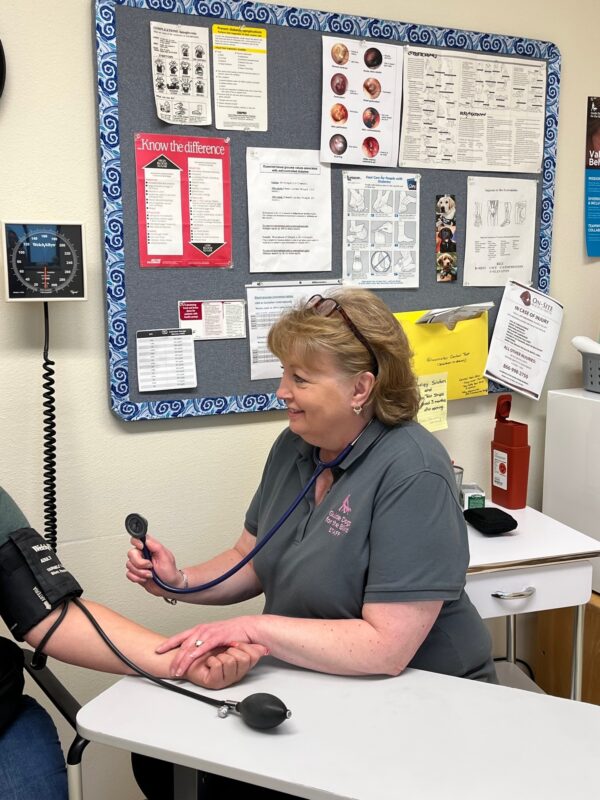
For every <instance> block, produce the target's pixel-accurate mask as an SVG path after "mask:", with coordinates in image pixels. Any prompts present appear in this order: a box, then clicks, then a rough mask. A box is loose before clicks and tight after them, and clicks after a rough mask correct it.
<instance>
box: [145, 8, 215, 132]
mask: <svg viewBox="0 0 600 800" xmlns="http://www.w3.org/2000/svg"><path fill="white" fill-rule="evenodd" d="M150 40H151V48H152V80H153V88H154V102H155V103H156V113H157V115H158V118H159V119H162V120H163V122H170V123H173V124H177V125H210V124H211V122H212V112H211V108H210V61H209V52H208V28H198V27H196V26H195V25H165V24H164V23H162V22H150Z"/></svg>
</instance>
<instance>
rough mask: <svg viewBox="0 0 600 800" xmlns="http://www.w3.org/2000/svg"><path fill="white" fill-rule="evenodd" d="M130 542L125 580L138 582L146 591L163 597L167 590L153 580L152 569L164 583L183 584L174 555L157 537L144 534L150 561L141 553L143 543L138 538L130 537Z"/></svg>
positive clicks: (178, 585)
mask: <svg viewBox="0 0 600 800" xmlns="http://www.w3.org/2000/svg"><path fill="white" fill-rule="evenodd" d="M131 544H132V545H133V547H132V548H131V549H130V550H128V551H127V564H126V575H127V580H130V581H131V582H132V583H139V584H140V585H141V586H143V587H144V589H145V590H146V591H147V592H149V593H150V594H153V595H156V596H157V597H165V596H167V595H168V592H166V591H165V590H164V589H161V588H160V586H157V584H156V583H155V582H154V581H153V579H152V569H154V571H155V572H156V574H157V575H158V577H159V578H160V579H161V580H163V581H164V582H165V583H168V584H170V585H171V586H175V587H176V588H179V587H180V586H182V585H183V578H182V575H181V572H180V571H179V570H178V569H177V563H176V561H175V556H174V555H173V553H172V552H171V551H170V550H168V549H167V548H166V547H165V546H164V545H162V544H161V543H160V542H159V541H158V539H154V538H153V537H152V536H150V535H148V536H146V547H147V548H148V551H149V553H150V557H151V559H152V560H151V561H148V559H147V558H144V554H143V553H142V547H143V545H142V542H141V541H140V540H139V539H134V538H132V539H131Z"/></svg>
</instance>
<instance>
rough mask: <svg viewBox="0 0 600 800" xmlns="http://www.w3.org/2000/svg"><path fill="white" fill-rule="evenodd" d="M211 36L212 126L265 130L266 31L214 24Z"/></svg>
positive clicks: (266, 109)
mask: <svg viewBox="0 0 600 800" xmlns="http://www.w3.org/2000/svg"><path fill="white" fill-rule="evenodd" d="M212 39H213V80H214V85H215V126H216V127H217V128H219V129H220V130H231V131H233V130H239V131H266V130H268V113H267V112H268V106H267V31H266V30H265V29H264V28H250V27H248V26H246V25H241V26H240V25H220V24H214V25H213V26H212Z"/></svg>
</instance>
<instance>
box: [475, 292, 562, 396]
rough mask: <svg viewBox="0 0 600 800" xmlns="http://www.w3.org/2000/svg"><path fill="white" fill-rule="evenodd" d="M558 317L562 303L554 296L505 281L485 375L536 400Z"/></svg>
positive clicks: (551, 349)
mask: <svg viewBox="0 0 600 800" xmlns="http://www.w3.org/2000/svg"><path fill="white" fill-rule="evenodd" d="M562 317H563V307H562V305H561V304H560V303H559V302H558V301H557V300H554V299H553V298H552V297H549V296H548V295H547V294H544V293H543V292H539V291H538V290H537V289H532V288H531V287H530V286H525V285H524V284H522V283H517V281H509V282H508V283H507V285H506V288H505V290H504V294H503V296H502V302H501V304H500V308H499V310H498V317H497V319H496V325H495V326H494V332H493V335H492V341H491V342H490V349H489V353H488V360H487V363H486V365H485V371H484V375H485V376H486V378H490V380H493V381H496V382H497V383H501V384H503V385H504V386H507V387H508V388H509V389H512V390H514V391H515V392H520V393H521V394H524V395H525V396H526V397H533V398H534V399H535V400H539V399H540V395H541V393H542V388H543V386H544V381H545V380H546V374H547V372H548V368H549V367H550V362H551V360H552V356H553V354H554V348H555V347H556V340H557V339H558V334H559V331H560V325H561V322H562Z"/></svg>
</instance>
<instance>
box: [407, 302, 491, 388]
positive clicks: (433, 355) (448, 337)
mask: <svg viewBox="0 0 600 800" xmlns="http://www.w3.org/2000/svg"><path fill="white" fill-rule="evenodd" d="M425 313H426V312H425V311H403V312H401V313H399V314H394V316H395V317H396V319H397V320H398V322H400V324H401V325H402V327H403V329H404V332H405V333H406V335H407V337H408V341H409V342H410V346H411V349H412V351H413V355H414V361H413V368H414V370H415V372H416V374H417V376H419V375H434V374H436V373H440V372H447V373H448V400H460V399H461V398H463V397H479V396H481V395H485V394H487V392H488V381H487V378H485V377H484V376H483V370H484V369H485V364H486V361H487V352H488V315H487V311H485V312H484V313H482V315H481V316H480V317H476V318H475V319H466V320H463V321H461V322H458V323H457V324H456V327H455V328H454V330H451V331H450V330H448V328H447V327H446V326H445V325H443V324H442V323H433V324H430V325H417V320H418V319H419V318H420V317H422V316H423V314H425Z"/></svg>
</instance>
